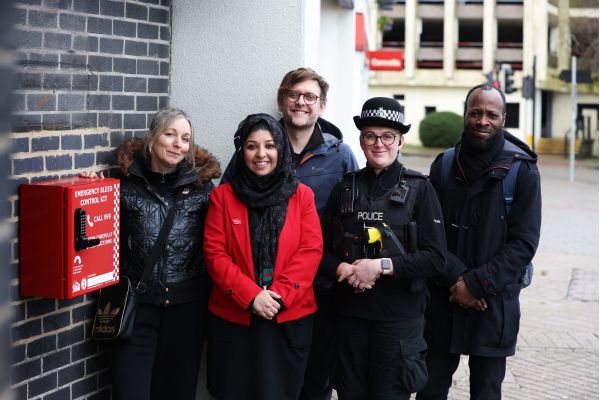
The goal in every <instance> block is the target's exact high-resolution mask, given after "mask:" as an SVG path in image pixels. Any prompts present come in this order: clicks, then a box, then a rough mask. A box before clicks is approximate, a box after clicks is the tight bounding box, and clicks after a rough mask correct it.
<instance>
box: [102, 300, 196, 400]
mask: <svg viewBox="0 0 600 400" xmlns="http://www.w3.org/2000/svg"><path fill="white" fill-rule="evenodd" d="M206 304H207V303H206V301H194V302H191V303H185V304H181V305H175V306H171V307H166V308H165V307H158V306H154V305H150V304H143V303H142V304H139V305H138V309H137V314H136V319H135V325H134V332H133V337H132V339H131V341H129V342H127V343H123V344H119V345H116V346H114V347H113V348H112V349H111V351H110V364H111V376H112V380H113V398H114V399H115V400H150V399H152V400H164V399H173V400H190V399H194V398H195V396H196V385H197V382H198V370H199V367H200V356H201V353H202V345H203V341H204V335H205V333H206V313H207V310H206Z"/></svg>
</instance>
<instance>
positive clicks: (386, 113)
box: [360, 108, 404, 124]
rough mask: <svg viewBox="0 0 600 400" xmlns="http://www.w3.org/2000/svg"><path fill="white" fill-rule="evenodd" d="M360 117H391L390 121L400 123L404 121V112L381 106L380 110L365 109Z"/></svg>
mask: <svg viewBox="0 0 600 400" xmlns="http://www.w3.org/2000/svg"><path fill="white" fill-rule="evenodd" d="M360 118H361V119H362V118H383V119H389V120H390V121H394V122H398V123H400V124H401V123H403V122H404V114H403V113H401V112H400V111H394V110H384V109H383V108H380V109H378V110H364V111H363V112H362V113H361V114H360Z"/></svg>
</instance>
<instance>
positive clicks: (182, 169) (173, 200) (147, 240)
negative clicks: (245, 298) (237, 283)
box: [117, 139, 220, 306]
mask: <svg viewBox="0 0 600 400" xmlns="http://www.w3.org/2000/svg"><path fill="white" fill-rule="evenodd" d="M141 146H142V143H141V141H140V140H136V139H133V140H130V141H128V142H126V143H124V144H123V145H122V146H121V147H119V149H118V151H117V157H118V163H119V165H120V167H121V172H122V174H123V176H122V177H121V244H120V246H121V270H122V273H123V274H125V275H128V276H129V277H131V278H133V280H134V281H135V282H137V281H138V280H139V279H140V277H141V275H142V271H143V268H144V260H145V257H146V256H147V255H148V254H149V253H150V251H151V249H152V247H153V246H154V243H155V242H156V240H157V238H158V233H159V231H160V228H161V226H162V224H163V222H164V220H165V217H166V216H167V213H168V211H169V209H170V208H171V207H176V211H175V219H174V221H173V227H172V228H171V231H170V233H169V236H168V238H167V244H166V247H165V249H164V253H163V257H162V258H161V260H160V261H159V262H158V263H157V264H156V265H155V267H154V270H153V271H152V274H151V276H150V279H149V281H148V282H147V286H148V287H147V291H146V293H145V294H143V295H142V297H141V301H143V302H149V303H153V304H160V305H164V306H169V305H174V304H181V303H185V302H189V301H192V300H196V299H198V298H200V297H201V296H208V288H209V282H210V280H209V277H208V274H207V271H206V267H205V266H204V260H203V255H202V238H203V232H204V229H203V228H204V220H205V216H206V211H207V208H208V199H209V195H210V192H211V191H212V189H213V187H214V186H213V184H212V182H211V181H210V179H212V178H217V177H219V175H220V170H219V164H218V162H217V160H216V159H215V158H214V157H213V156H212V155H211V154H209V153H207V152H206V151H205V150H203V149H200V148H199V147H197V148H196V149H195V151H196V154H195V155H196V169H194V170H190V166H189V163H187V161H183V162H182V163H180V165H179V166H178V168H177V170H176V173H177V177H176V180H175V183H174V185H173V187H172V190H170V191H169V192H167V193H166V194H165V195H164V196H161V195H159V194H158V193H157V192H156V191H155V190H154V188H153V187H152V186H151V185H150V184H149V183H148V181H147V179H146V177H145V175H144V171H145V166H144V162H143V160H142V159H141V157H140V152H141V151H142V148H141Z"/></svg>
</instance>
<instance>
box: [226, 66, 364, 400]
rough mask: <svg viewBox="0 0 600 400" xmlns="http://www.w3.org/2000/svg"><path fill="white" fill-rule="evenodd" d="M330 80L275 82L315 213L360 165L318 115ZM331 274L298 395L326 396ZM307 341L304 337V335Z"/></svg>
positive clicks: (311, 74) (304, 399) (322, 284)
mask: <svg viewBox="0 0 600 400" xmlns="http://www.w3.org/2000/svg"><path fill="white" fill-rule="evenodd" d="M328 90H329V84H328V83H327V82H326V81H325V79H323V77H322V76H320V75H319V74H318V73H317V72H315V71H314V70H312V69H310V68H298V69H294V70H292V71H289V72H288V73H287V74H285V76H284V77H283V79H282V80H281V84H280V85H279V89H278V91H277V106H278V108H279V111H280V112H281V113H282V116H283V118H282V119H281V121H280V122H281V124H282V125H283V126H284V128H285V131H286V133H287V135H288V137H289V139H290V143H291V145H292V152H293V155H294V168H295V169H296V176H297V177H298V180H299V181H300V182H302V183H303V184H305V185H307V186H309V187H310V188H311V189H312V190H313V192H314V194H315V205H316V208H317V212H318V213H319V215H321V213H322V212H323V209H324V208H325V204H326V203H327V199H328V198H329V194H330V193H331V189H332V188H333V187H334V186H335V184H336V183H338V182H339V181H341V180H342V178H343V176H344V174H346V173H347V172H351V171H355V170H357V169H358V163H357V162H356V158H355V157H354V154H352V150H351V149H350V146H348V145H347V144H345V143H343V141H342V132H341V131H340V130H339V128H338V127H336V126H335V125H333V124H332V123H330V122H328V121H326V120H324V119H322V118H320V117H321V115H322V114H323V113H324V112H325V107H326V105H327V91H328ZM234 170H235V168H234V166H233V165H232V163H231V162H230V163H229V165H228V166H227V169H226V170H225V173H224V174H223V179H222V180H221V183H223V182H226V181H228V180H230V179H231V174H232V171H234ZM334 283H335V280H334V279H330V278H328V277H325V276H324V275H321V274H317V276H316V278H315V281H314V284H313V286H314V290H315V297H316V300H317V305H318V308H319V309H318V311H317V313H316V314H315V320H314V325H313V335H312V341H311V350H310V355H309V359H308V365H307V368H306V376H305V379H304V384H303V387H302V392H301V394H300V400H329V399H330V398H331V391H332V388H331V383H330V374H331V368H332V361H333V348H334V343H333V324H332V316H331V304H332V287H333V284H334ZM307 342H308V340H307Z"/></svg>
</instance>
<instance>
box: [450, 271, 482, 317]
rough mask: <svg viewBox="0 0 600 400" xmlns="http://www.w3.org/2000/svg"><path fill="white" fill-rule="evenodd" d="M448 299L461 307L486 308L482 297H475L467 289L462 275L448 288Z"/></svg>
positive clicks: (480, 309) (479, 309)
mask: <svg viewBox="0 0 600 400" xmlns="http://www.w3.org/2000/svg"><path fill="white" fill-rule="evenodd" d="M449 300H450V301H452V302H455V303H458V304H459V305H460V306H461V307H462V308H472V309H475V310H477V311H485V310H487V303H486V302H485V300H484V299H476V298H475V297H474V296H473V295H472V294H471V291H470V290H469V288H468V286H467V285H466V284H465V281H464V279H463V277H462V276H460V277H459V278H458V280H457V281H456V283H455V284H454V285H452V287H451V288H450V298H449Z"/></svg>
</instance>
